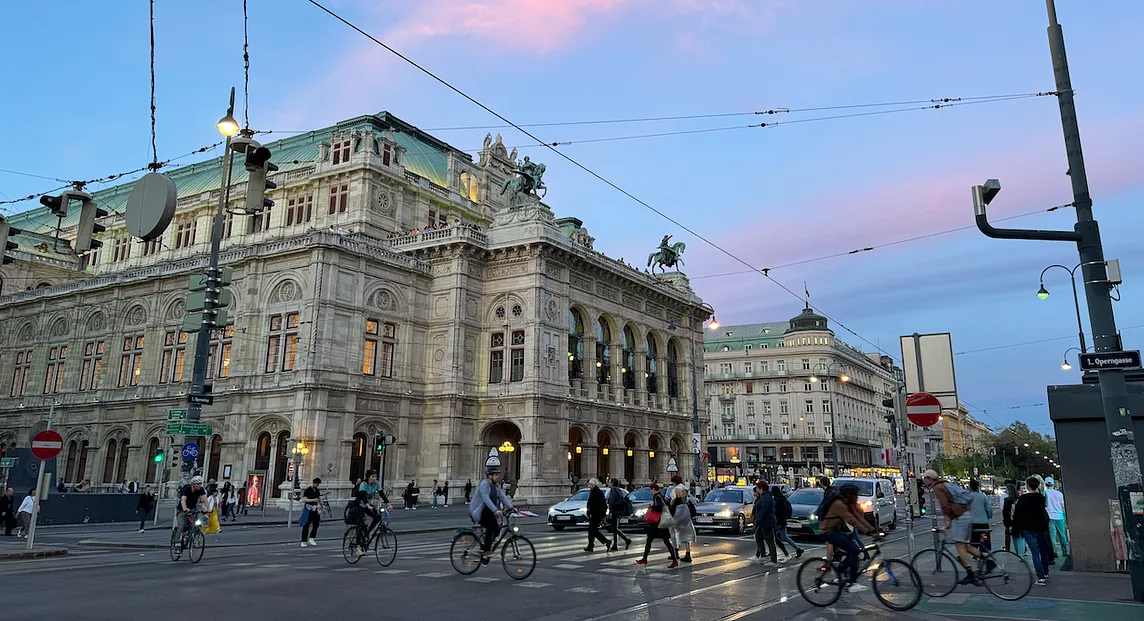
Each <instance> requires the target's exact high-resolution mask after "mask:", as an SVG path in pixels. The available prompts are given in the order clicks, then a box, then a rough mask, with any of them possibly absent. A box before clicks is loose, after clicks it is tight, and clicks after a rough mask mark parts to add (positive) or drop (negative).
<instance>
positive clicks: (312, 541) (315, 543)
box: [307, 537, 318, 548]
mask: <svg viewBox="0 0 1144 621" xmlns="http://www.w3.org/2000/svg"><path fill="white" fill-rule="evenodd" d="M307 543H309V544H310V545H312V546H314V547H315V548H316V547H318V542H317V541H314V538H313V537H310V538H309V539H308V540H307Z"/></svg>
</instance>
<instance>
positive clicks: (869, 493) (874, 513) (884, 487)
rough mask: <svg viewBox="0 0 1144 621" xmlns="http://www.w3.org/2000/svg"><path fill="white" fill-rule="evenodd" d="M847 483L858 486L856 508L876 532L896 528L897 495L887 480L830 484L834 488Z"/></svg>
mask: <svg viewBox="0 0 1144 621" xmlns="http://www.w3.org/2000/svg"><path fill="white" fill-rule="evenodd" d="M848 483H849V484H852V485H856V486H858V506H859V507H860V508H861V509H862V513H863V514H864V517H865V518H866V521H867V522H869V523H870V525H871V526H873V527H874V528H875V529H877V530H882V529H884V528H891V529H893V528H897V527H898V494H897V492H895V491H894V484H893V483H891V482H890V480H889V479H854V478H840V479H834V481H832V482H831V484H832V485H834V487H835V488H839V487H842V486H843V485H846V484H848Z"/></svg>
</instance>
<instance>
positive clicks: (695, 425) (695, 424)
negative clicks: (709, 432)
mask: <svg viewBox="0 0 1144 621" xmlns="http://www.w3.org/2000/svg"><path fill="white" fill-rule="evenodd" d="M687 312H688V314H689V315H691V322H690V324H689V325H690V326H691V433H692V434H697V433H699V388H698V386H697V385H696V382H697V378H698V375H697V373H696V370H695V309H694V308H689V309H687ZM699 448H700V447H699V445H698V444H696V445H695V455H693V456H692V459H693V466H694V468H693V471H694V472H693V475H694V477H695V484H696V485H698V484H699V466H700V464H699V455H700V453H699Z"/></svg>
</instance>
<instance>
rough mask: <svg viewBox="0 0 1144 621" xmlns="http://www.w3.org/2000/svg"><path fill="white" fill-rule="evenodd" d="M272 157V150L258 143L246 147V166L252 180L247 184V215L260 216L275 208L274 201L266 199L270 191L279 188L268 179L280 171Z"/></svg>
mask: <svg viewBox="0 0 1144 621" xmlns="http://www.w3.org/2000/svg"><path fill="white" fill-rule="evenodd" d="M252 142H253V141H252ZM270 156H271V153H270V149H267V148H266V147H263V146H260V145H258V143H253V144H250V145H248V146H247V147H246V161H245V165H246V170H247V171H248V172H249V173H250V178H249V179H248V181H247V182H246V213H248V214H251V215H253V214H260V213H262V211H263V210H265V209H270V208H271V207H273V206H274V201H272V200H270V199H269V198H266V192H267V191H268V190H273V189H275V188H277V187H278V184H276V183H274V182H273V181H270V179H269V178H268V176H269V174H270V173H273V172H275V171H277V170H278V166H277V165H275V164H273V163H271V161H270Z"/></svg>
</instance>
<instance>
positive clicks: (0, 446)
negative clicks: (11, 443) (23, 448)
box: [0, 442, 8, 456]
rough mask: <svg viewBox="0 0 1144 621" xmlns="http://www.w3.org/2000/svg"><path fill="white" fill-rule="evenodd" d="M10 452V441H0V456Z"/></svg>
mask: <svg viewBox="0 0 1144 621" xmlns="http://www.w3.org/2000/svg"><path fill="white" fill-rule="evenodd" d="M7 454H8V443H7V442H0V456H2V455H7Z"/></svg>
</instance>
